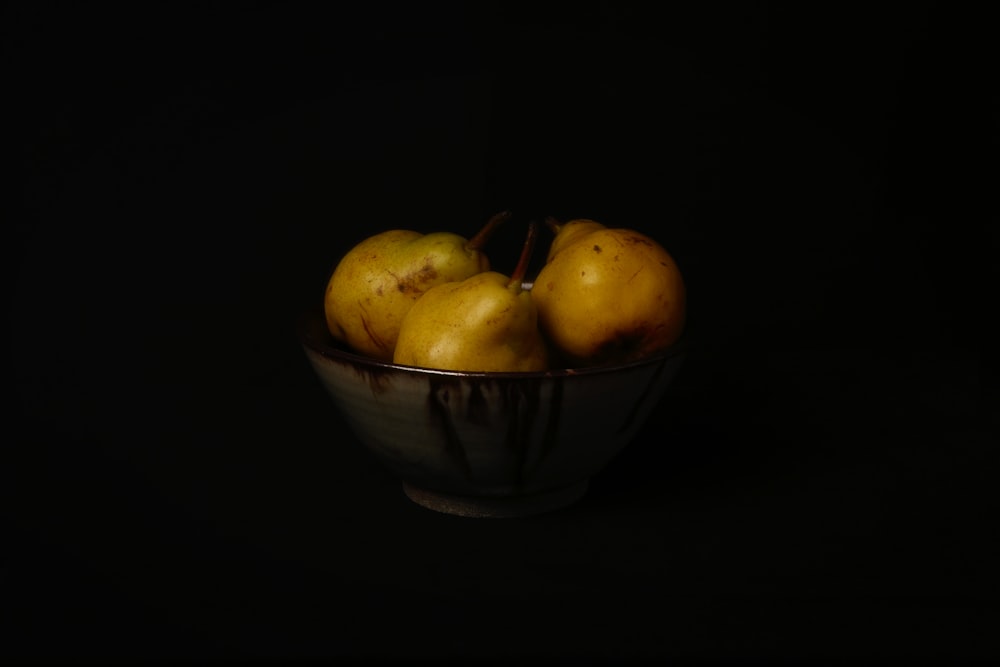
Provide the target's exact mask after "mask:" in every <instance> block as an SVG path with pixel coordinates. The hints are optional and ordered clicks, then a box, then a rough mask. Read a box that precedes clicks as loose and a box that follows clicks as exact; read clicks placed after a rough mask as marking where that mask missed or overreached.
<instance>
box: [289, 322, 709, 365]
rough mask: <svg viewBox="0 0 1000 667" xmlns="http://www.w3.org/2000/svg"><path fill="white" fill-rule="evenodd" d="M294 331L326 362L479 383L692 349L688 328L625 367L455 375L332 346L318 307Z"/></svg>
mask: <svg viewBox="0 0 1000 667" xmlns="http://www.w3.org/2000/svg"><path fill="white" fill-rule="evenodd" d="M295 328H296V333H297V335H298V339H299V342H300V343H301V344H302V345H303V346H305V347H306V348H308V349H309V350H311V351H312V352H314V353H315V354H318V355H320V356H322V357H325V358H327V359H332V360H335V361H340V362H347V363H350V364H352V365H354V366H360V367H364V368H369V369H372V370H378V371H382V372H402V373H407V374H412V375H427V376H438V377H441V376H445V377H461V378H479V379H544V378H561V377H576V376H581V375H602V374H605V373H615V372H618V371H622V370H626V369H630V368H639V367H642V366H652V365H656V364H660V363H663V362H665V361H667V360H669V359H674V358H677V357H681V356H683V355H685V354H686V353H687V351H688V349H689V347H690V345H691V334H690V329H689V327H688V325H687V324H685V326H684V330H683V331H682V333H681V336H680V338H678V339H677V340H676V341H675V342H674V343H672V344H671V345H670V346H669V347H667V348H666V349H664V350H661V351H659V352H657V353H656V354H652V355H650V356H648V357H645V358H642V359H636V360H635V361H629V362H626V363H622V364H605V365H599V366H585V367H580V368H551V369H548V370H544V371H453V370H443V369H439V368H426V367H424V366H409V365H406V364H396V363H392V362H389V361H381V360H378V359H373V358H371V357H366V356H364V355H361V354H357V353H355V352H350V351H348V350H345V349H343V348H341V347H338V346H336V345H334V344H333V337H332V336H330V334H329V331H328V330H327V328H326V318H325V316H324V315H323V309H322V306H320V307H319V308H317V307H315V306H313V307H309V308H306V309H304V310H303V311H302V312H300V313H299V316H298V319H297V320H296V327H295ZM317 329H318V330H319V331H320V332H321V333H319V334H318V335H317V333H316V330H317Z"/></svg>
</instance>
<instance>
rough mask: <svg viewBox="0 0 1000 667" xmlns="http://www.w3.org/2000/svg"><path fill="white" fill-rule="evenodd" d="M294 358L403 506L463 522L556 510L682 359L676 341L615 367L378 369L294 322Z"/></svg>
mask: <svg viewBox="0 0 1000 667" xmlns="http://www.w3.org/2000/svg"><path fill="white" fill-rule="evenodd" d="M299 336H300V341H301V343H302V346H303V349H304V350H305V353H306V356H307V357H308V359H309V362H310V363H311V365H312V367H313V369H314V370H315V372H316V374H317V375H318V377H319V379H320V381H321V382H322V384H323V386H324V387H325V388H326V390H327V392H328V393H329V395H330V397H331V398H332V399H333V403H334V405H335V406H336V408H337V409H338V410H339V412H340V414H341V415H343V417H344V419H345V420H346V421H347V422H348V424H349V425H350V427H351V428H352V430H353V431H354V433H355V434H356V435H357V437H358V439H359V440H360V441H361V442H362V443H363V444H364V445H365V446H366V447H368V448H369V449H370V450H371V451H372V452H373V453H374V454H375V455H376V456H377V457H378V458H379V459H381V461H382V462H383V463H384V464H385V465H386V467H387V468H388V469H389V471H390V472H391V473H392V474H393V475H395V476H396V477H398V478H399V479H400V480H401V481H402V483H403V489H404V491H405V492H406V495H407V496H408V497H409V498H410V499H411V500H413V501H414V502H416V503H418V504H420V505H422V506H424V507H427V508H429V509H432V510H436V511H439V512H445V513H448V514H457V515H461V516H471V517H515V516H524V515H529V514H536V513H539V512H545V511H550V510H556V509H559V508H563V507H567V506H569V505H571V504H573V503H575V502H576V501H577V500H579V499H580V498H581V497H582V496H583V495H584V493H585V492H586V489H587V484H588V480H589V479H590V478H591V477H592V476H593V475H595V474H597V473H598V472H599V471H600V470H601V469H602V468H604V467H605V465H607V463H608V462H609V461H611V459H612V458H613V457H614V456H615V455H617V454H618V453H619V452H620V451H621V450H622V448H623V447H625V445H627V444H628V443H629V441H630V440H631V439H632V438H633V437H634V436H635V434H636V432H637V431H638V430H639V428H640V427H641V426H642V425H643V423H644V421H645V420H646V418H647V417H648V416H649V414H650V412H651V411H652V410H653V409H654V408H655V407H656V406H657V405H658V404H659V402H660V400H661V399H662V397H663V394H664V391H665V390H666V388H667V386H668V385H669V384H670V382H671V380H672V379H673V378H674V375H675V374H676V373H677V370H678V368H679V367H680V365H681V362H682V360H683V358H684V347H685V341H684V340H682V341H680V342H679V343H678V344H676V345H674V346H672V347H671V348H670V349H669V350H667V351H665V352H664V353H662V354H659V355H657V356H655V357H651V358H648V359H645V360H642V361H638V362H633V363H629V364H625V365H620V366H605V367H597V368H586V369H577V370H569V369H560V370H552V371H546V372H538V373H466V372H454V371H438V370H432V369H426V368H416V367H411V366H401V365H396V364H390V363H383V362H379V361H375V360H372V359H368V358H365V357H362V356H358V355H356V354H353V353H351V352H349V351H347V350H346V349H345V348H344V347H342V346H340V345H339V344H338V343H337V342H335V341H334V340H333V338H332V337H331V336H330V334H329V332H328V330H327V328H326V322H325V319H324V316H323V312H322V308H317V309H314V310H310V311H308V312H306V313H305V314H304V315H303V316H302V318H301V319H300V321H299Z"/></svg>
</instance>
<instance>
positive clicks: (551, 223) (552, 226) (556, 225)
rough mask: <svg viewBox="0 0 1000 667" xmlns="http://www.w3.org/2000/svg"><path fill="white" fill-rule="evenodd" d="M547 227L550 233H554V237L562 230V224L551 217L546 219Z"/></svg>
mask: <svg viewBox="0 0 1000 667" xmlns="http://www.w3.org/2000/svg"><path fill="white" fill-rule="evenodd" d="M545 226H546V227H548V228H549V231H550V232H552V234H553V236H554V235H556V234H558V233H559V230H560V229H562V223H561V222H559V221H558V220H556V219H555V218H553V217H552V216H551V215H549V216H546V217H545Z"/></svg>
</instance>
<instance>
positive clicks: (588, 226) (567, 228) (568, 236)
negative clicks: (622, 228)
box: [545, 216, 606, 262]
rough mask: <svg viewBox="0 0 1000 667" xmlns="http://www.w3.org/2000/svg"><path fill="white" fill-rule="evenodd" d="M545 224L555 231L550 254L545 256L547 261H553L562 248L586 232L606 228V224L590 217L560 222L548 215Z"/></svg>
mask: <svg viewBox="0 0 1000 667" xmlns="http://www.w3.org/2000/svg"><path fill="white" fill-rule="evenodd" d="M545 224H546V225H547V226H548V228H549V229H550V230H551V231H552V233H553V238H552V243H551V244H550V245H549V252H548V255H547V256H546V257H545V261H546V262H550V261H552V258H553V257H555V256H556V255H557V254H558V253H559V251H560V250H562V249H563V248H565V247H566V246H568V245H569V244H571V243H572V242H573V241H576V240H577V239H578V238H580V237H581V236H583V235H584V234H589V233H590V232H593V231H596V230H598V229H605V228H606V227H605V225H603V224H601V223H599V222H597V221H596V220H590V219H589V218H577V219H575V220H570V221H569V222H559V221H558V220H556V219H555V218H553V217H551V216H550V217H548V218H546V219H545Z"/></svg>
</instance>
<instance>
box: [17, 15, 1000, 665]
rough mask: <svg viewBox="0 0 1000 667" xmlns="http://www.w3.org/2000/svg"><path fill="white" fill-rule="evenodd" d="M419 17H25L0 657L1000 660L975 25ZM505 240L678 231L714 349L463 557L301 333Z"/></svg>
mask: <svg viewBox="0 0 1000 667" xmlns="http://www.w3.org/2000/svg"><path fill="white" fill-rule="evenodd" d="M416 5H417V3H400V4H398V5H397V4H392V3H376V4H371V3H367V4H364V7H363V8H354V7H348V6H347V5H346V4H344V5H341V4H339V3H334V4H325V3H315V4H311V3H297V4H293V3H230V4H213V3H200V4H194V3H191V4H186V3H129V4H125V3H121V4H117V3H23V2H14V3H7V4H6V5H5V9H4V20H3V24H4V28H3V30H4V42H5V58H4V64H5V66H6V69H7V73H8V74H9V77H7V80H8V82H9V83H10V85H9V86H7V90H8V94H7V95H6V96H5V97H6V102H5V105H4V106H5V107H6V108H7V110H8V111H13V112H14V115H13V119H12V120H8V122H7V125H6V126H5V127H6V129H7V130H8V134H9V135H10V136H11V137H12V139H13V142H12V143H13V146H14V150H13V151H11V152H10V153H8V154H10V155H14V156H15V160H14V163H15V167H16V169H15V174H14V175H15V179H16V180H14V181H13V183H14V188H13V194H12V196H11V197H9V200H10V203H12V204H13V206H12V209H11V210H12V211H13V214H12V215H10V216H5V217H7V218H8V222H10V223H11V224H9V225H8V226H7V230H8V231H7V232H6V236H7V240H6V241H5V242H4V244H3V245H4V248H5V251H7V252H8V253H9V254H10V256H9V260H8V261H6V262H5V273H4V277H5V278H6V282H7V285H8V289H7V290H6V294H7V298H6V301H5V310H6V313H7V314H8V317H9V326H8V332H9V336H8V338H7V341H8V342H7V351H8V353H9V354H8V356H7V357H5V360H6V361H7V362H8V364H9V368H8V372H7V376H8V377H9V378H12V380H13V384H14V391H13V392H12V396H13V397H12V398H11V399H8V401H7V403H6V408H7V409H9V410H10V412H11V415H10V418H9V419H7V420H6V423H7V424H8V425H9V426H10V430H11V433H12V435H13V437H9V438H7V439H6V444H5V445H4V446H3V460H2V467H0V489H2V493H3V511H2V518H3V530H4V533H3V549H2V550H0V552H2V554H3V560H2V565H3V570H2V578H0V613H2V617H0V640H2V641H0V647H2V648H0V655H3V656H4V657H8V656H9V657H11V658H27V657H34V658H41V659H45V660H66V661H69V660H75V659H97V658H121V659H127V660H144V659H153V658H181V657H186V658H216V657H218V658H221V657H229V658H262V659H272V658H273V659H286V658H313V659H316V658H331V659H333V658H344V659H346V658H349V657H361V658H369V659H372V660H380V661H391V660H395V661H400V662H403V661H413V660H422V659H431V658H444V657H463V658H467V659H486V658H489V657H502V658H522V659H523V658H531V659H536V660H549V659H551V660H569V659H574V658H590V659H594V660H601V661H612V660H613V661H616V662H622V661H629V660H636V661H638V660H641V659H662V658H677V659H694V660H721V661H749V660H776V659H781V658H789V659H800V660H808V659H812V660H816V661H822V660H835V659H841V658H848V659H856V658H887V659H908V658H916V657H929V658H932V659H942V660H943V659H945V658H948V659H951V660H960V659H965V658H969V659H971V658H983V657H992V658H994V659H996V658H1000V646H998V640H997V635H996V628H997V627H1000V625H998V622H1000V613H998V586H997V583H998V578H997V575H996V569H997V556H998V555H1000V554H998V553H997V549H996V548H995V546H994V539H993V538H994V537H995V532H996V528H997V522H996V517H997V515H996V514H991V513H990V511H989V510H990V505H991V503H990V501H991V500H992V496H993V495H994V494H993V487H994V485H995V483H994V479H995V477H996V472H997V467H996V464H997V454H996V451H997V449H996V448H997V437H996V427H997V418H996V401H997V395H996V392H995V390H994V389H993V387H992V386H991V385H990V384H989V383H988V381H987V376H988V369H990V368H991V367H992V363H993V361H994V360H995V356H994V355H993V353H992V351H991V350H989V349H988V345H989V344H991V343H992V341H993V340H994V336H995V329H991V328H990V324H989V323H990V322H991V321H992V317H991V316H992V313H991V311H995V309H996V297H995V285H996V284H997V271H996V268H995V267H996V260H995V257H996V250H997V232H996V222H995V221H996V217H995V214H996V209H995V207H993V206H992V201H991V197H992V195H993V193H994V191H995V183H996V182H997V181H996V171H995V169H994V168H993V165H992V164H991V160H992V158H993V156H994V154H995V150H996V147H997V125H996V115H995V113H996V102H997V96H996V84H995V72H994V71H993V67H992V65H991V64H990V63H991V62H992V58H991V56H993V55H994V53H993V52H994V48H993V44H992V42H993V41H995V40H993V35H992V31H991V29H990V27H989V23H988V22H987V21H986V20H985V16H980V15H978V14H977V13H976V12H975V11H974V10H973V7H974V5H961V4H959V5H956V4H949V3H905V4H903V3H899V4H897V3H881V4H876V3H872V4H868V3H848V4H844V3H836V4H834V3H720V2H711V3H697V4H696V5H695V6H694V7H687V6H682V5H662V6H660V5H657V4H655V3H648V4H643V3H640V4H632V3H600V2H594V3H555V4H541V5H538V4H531V3H524V4H518V3H487V4H482V5H478V6H476V8H475V9H473V8H472V7H473V6H472V4H469V5H464V4H462V5H459V4H456V5H448V4H437V3H434V4H430V5H428V6H424V7H421V8H419V9H418V8H417V7H416ZM505 208H509V209H511V210H513V211H514V212H515V213H517V214H518V215H519V216H521V217H522V219H527V218H528V217H531V216H538V215H546V214H548V215H555V216H557V217H561V218H570V217H591V218H596V219H598V220H601V221H603V222H605V223H607V224H609V225H612V226H626V227H633V228H637V229H640V230H643V231H647V232H649V233H651V234H653V235H655V236H656V237H657V238H659V239H660V240H662V242H663V243H664V245H665V246H667V248H668V249H670V251H671V252H672V253H673V254H674V256H675V257H676V259H677V260H678V262H679V264H680V266H681V268H682V270H683V271H684V273H685V276H686V278H687V281H688V285H689V292H690V300H691V304H690V312H691V321H692V327H693V331H695V332H696V334H697V335H696V338H695V339H694V342H695V345H694V346H693V348H692V352H691V355H690V357H689V359H688V361H687V363H686V365H685V366H684V368H683V370H682V373H681V375H680V376H679V377H678V379H677V381H676V382H675V384H674V385H673V386H672V387H671V388H670V390H669V392H668V394H667V396H666V398H665V399H664V402H663V405H662V406H661V408H660V409H659V410H658V411H657V412H656V414H655V415H654V416H653V418H652V419H651V421H650V423H649V424H648V426H647V427H646V428H645V429H643V431H642V432H641V433H640V434H639V436H638V437H637V438H636V440H635V442H634V443H633V444H632V445H631V446H630V447H629V448H628V449H627V450H626V451H625V452H624V453H623V454H622V455H621V456H620V457H619V458H618V459H616V460H615V461H614V462H613V464H612V465H611V466H609V467H608V468H607V469H606V471H604V472H603V473H602V474H600V475H599V476H597V477H595V478H594V479H593V480H592V485H591V489H590V492H589V493H588V495H587V496H586V497H585V498H584V500H583V501H581V502H580V503H579V504H578V505H576V506H574V507H572V508H569V509H567V510H564V511H561V512H557V513H553V514H549V515H541V516H536V517H531V518H526V519H517V520H504V521H491V520H469V519H461V518H457V517H451V516H446V515H439V514H436V513H433V512H430V511H428V510H425V509H423V508H420V507H418V506H416V505H414V504H413V503H411V502H410V501H408V500H407V499H406V498H405V497H404V496H403V494H402V491H401V489H400V486H399V482H398V480H396V479H393V478H392V477H391V476H389V475H388V474H387V473H386V472H385V471H384V470H383V469H382V468H381V467H380V466H379V465H378V464H377V463H376V462H375V461H374V460H373V459H372V458H371V457H370V456H369V455H368V453H367V452H366V451H364V450H362V449H361V447H360V445H359V444H358V443H357V442H356V441H355V440H354V438H353V437H352V435H351V434H350V433H349V432H347V431H346V430H345V427H344V424H343V422H342V421H341V419H340V417H339V415H337V414H336V413H335V412H334V410H333V408H332V405H331V403H330V402H329V399H328V398H327V397H326V395H325V394H324V393H323V391H322V389H321V387H320V385H319V384H318V382H317V380H316V379H315V377H314V376H313V375H312V372H311V370H310V368H309V367H308V366H307V363H306V361H305V357H304V355H303V353H302V351H301V349H300V348H299V347H298V342H297V340H296V338H295V332H294V327H293V325H294V320H295V318H296V316H297V314H298V313H299V312H300V310H301V309H302V308H303V307H306V306H307V305H310V304H315V303H316V301H317V299H318V298H319V295H321V293H322V290H323V287H324V285H325V280H326V277H327V275H328V274H329V271H330V270H331V269H332V267H333V264H334V263H335V261H336V259H337V258H338V257H339V255H340V254H341V253H342V252H344V251H345V250H346V249H347V248H349V247H350V246H351V245H353V243H355V242H357V241H358V240H360V239H361V238H363V237H365V236H367V235H369V234H371V233H374V232H377V231H382V230H384V229H387V228H396V227H404V228H413V229H418V230H420V231H433V230H437V229H450V230H453V231H457V232H459V233H463V234H471V233H472V232H473V231H474V230H475V229H477V228H478V227H479V225H481V224H482V223H483V222H484V221H485V220H486V218H488V217H489V216H490V215H492V214H493V213H495V212H497V211H499V210H501V209H505ZM519 230H520V228H519V227H511V228H510V229H507V230H505V231H502V232H501V234H500V235H499V236H498V237H497V239H496V241H495V245H494V248H493V251H492V253H491V254H492V256H493V258H494V264H495V265H497V266H498V267H500V268H508V267H509V266H511V265H512V264H513V258H514V255H515V253H516V249H517V247H518V246H519V243H520V234H521V232H520V231H519ZM991 281H992V285H993V287H990V285H991Z"/></svg>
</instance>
